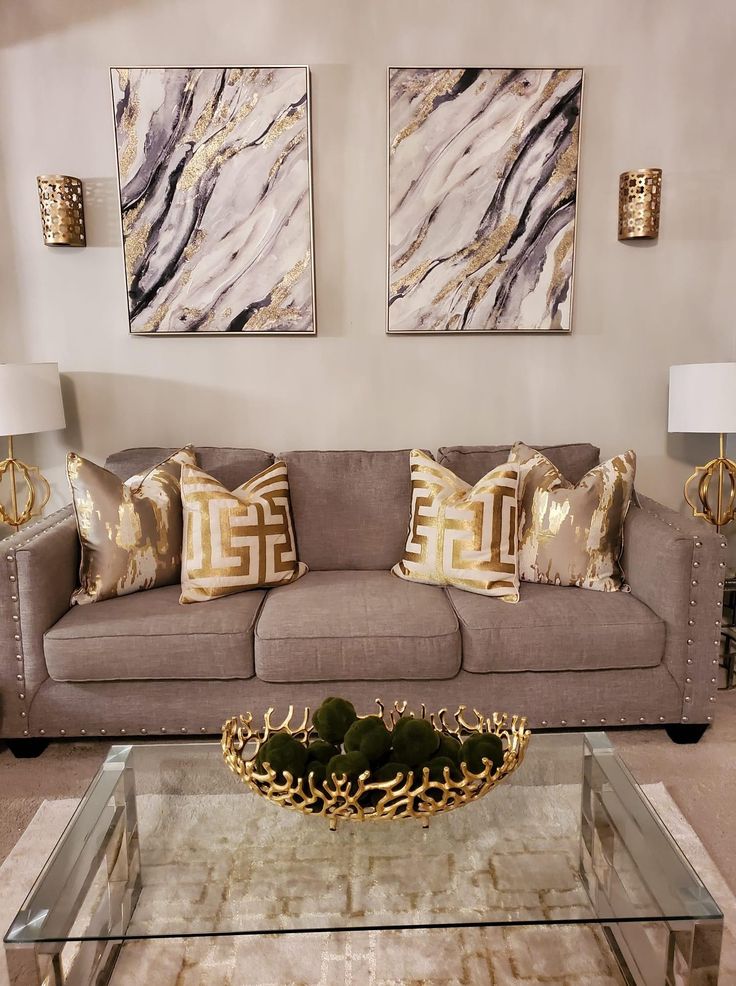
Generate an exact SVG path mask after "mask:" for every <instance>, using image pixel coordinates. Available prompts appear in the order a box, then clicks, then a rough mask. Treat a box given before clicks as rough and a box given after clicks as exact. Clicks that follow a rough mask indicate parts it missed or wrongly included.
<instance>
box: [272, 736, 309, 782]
mask: <svg viewBox="0 0 736 986" xmlns="http://www.w3.org/2000/svg"><path fill="white" fill-rule="evenodd" d="M274 739H276V737H274ZM266 746H267V747H268V749H267V750H266V751H265V752H264V754H263V763H269V764H270V765H271V769H272V770H275V771H276V773H277V774H278V776H279V777H280V778H283V776H284V774H285V773H286V772H287V771H288V772H289V773H290V774H291V776H292V777H293V778H297V777H303V776H304V768H305V767H306V765H307V748H306V746H304V744H303V743H300V742H299V740H296V739H294V737H293V736H287V737H286V739H285V740H279V742H278V743H272V742H271V741H269V742H268V743H267V744H266Z"/></svg>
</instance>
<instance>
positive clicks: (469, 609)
mask: <svg viewBox="0 0 736 986" xmlns="http://www.w3.org/2000/svg"><path fill="white" fill-rule="evenodd" d="M447 592H448V595H449V597H450V600H451V601H452V604H453V606H454V608H455V612H456V613H457V615H458V618H459V620H460V630H461V633H462V638H463V668H464V669H465V670H466V671H471V672H475V673H486V672H489V671H495V672H515V671H591V670H594V669H604V668H605V669H616V668H646V667H653V666H655V665H657V664H659V663H660V662H661V660H662V655H663V653H664V641H665V626H664V623H663V621H662V620H661V619H660V617H658V616H656V615H655V614H654V613H653V612H652V611H651V610H650V609H649V607H648V606H646V605H645V604H644V603H642V602H640V601H639V600H638V599H635V598H634V596H632V595H631V594H629V593H626V592H584V591H583V590H581V589H575V588H569V587H562V586H554V585H537V584H535V583H527V582H522V584H521V590H520V598H519V602H518V603H517V604H516V605H515V606H507V605H505V604H504V603H503V602H501V601H500V600H497V599H487V598H484V597H482V596H477V595H471V594H470V593H468V592H462V591H461V590H458V589H454V588H450V589H448V590H447Z"/></svg>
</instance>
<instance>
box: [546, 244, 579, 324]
mask: <svg viewBox="0 0 736 986" xmlns="http://www.w3.org/2000/svg"><path fill="white" fill-rule="evenodd" d="M574 238H575V230H574V228H573V227H570V228H569V229H566V230H565V232H564V233H563V235H562V238H561V239H560V242H559V243H558V244H557V246H556V247H555V252H554V266H553V268H552V277H551V278H550V282H549V287H548V288H547V307H548V308H549V307H551V305H552V299H553V298H554V297H555V295H556V294H558V293H559V291H560V288H561V287H562V285H563V284H564V283H565V281H566V280H567V277H568V275H567V273H566V272H565V270H564V268H563V266H562V265H563V263H564V262H565V258H566V257H567V255H568V254H569V253H570V252H571V251H572V246H573V240H574Z"/></svg>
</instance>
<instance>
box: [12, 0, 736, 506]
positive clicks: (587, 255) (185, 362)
mask: <svg viewBox="0 0 736 986" xmlns="http://www.w3.org/2000/svg"><path fill="white" fill-rule="evenodd" d="M0 17H1V18H2V21H3V23H2V35H1V37H2V43H3V47H2V50H0V91H1V92H2V100H1V102H0V155H1V159H0V167H1V169H2V177H3V180H2V191H1V197H0V230H1V233H0V275H1V276H2V312H1V314H0V359H2V360H4V361H13V360H57V361H58V362H59V364H60V367H61V369H62V372H63V373H64V374H65V390H66V398H67V414H68V419H69V427H68V430H67V432H66V434H58V435H53V436H46V437H44V438H43V439H36V440H29V439H25V440H24V441H23V442H22V443H21V451H24V452H26V454H27V455H29V456H37V457H38V458H39V459H40V460H41V462H42V464H43V465H44V466H46V467H47V468H48V470H49V472H50V474H51V475H52V478H53V479H54V481H55V486H56V489H55V500H56V502H60V501H62V500H63V499H64V498H65V491H64V489H63V483H62V480H61V477H62V475H63V473H62V469H61V462H62V456H63V452H64V450H65V449H66V447H67V446H70V447H74V448H77V449H79V450H81V451H82V452H83V453H84V454H87V455H89V456H92V457H94V458H97V459H103V458H104V456H105V455H106V453H107V452H108V451H110V450H112V449H115V448H120V447H124V446H127V445H142V444H164V445H166V444H172V445H175V444H182V443H184V442H187V441H192V442H195V443H211V444H234V445H251V446H258V447H263V448H267V449H275V450H278V449H286V448H299V447H301V448H309V447H328V448H329V447H337V448H339V447H368V448H378V447H396V446H399V447H400V446H411V445H420V446H424V447H429V448H435V447H437V446H438V445H440V444H452V443H469V442H484V443H485V442H502V441H510V440H514V439H516V438H522V439H524V440H526V441H529V442H555V441H558V440H560V441H575V440H590V441H593V442H596V443H598V444H600V445H601V447H602V449H603V452H604V453H606V454H611V453H614V452H616V451H618V450H621V449H624V448H625V447H627V446H630V445H633V446H634V447H635V448H636V450H637V451H638V453H639V469H640V476H639V486H640V488H641V489H643V490H644V491H646V492H649V493H651V494H653V495H655V496H657V497H659V498H661V499H664V500H665V501H667V502H670V503H672V504H674V505H680V504H681V494H680V487H681V482H682V480H683V479H684V477H685V476H686V475H687V473H688V470H689V467H690V465H691V464H692V463H693V462H695V461H696V460H698V459H701V458H704V457H705V456H706V454H707V453H708V452H710V451H711V449H713V450H715V441H714V440H713V441H712V442H711V440H709V439H704V438H691V439H686V438H684V437H683V436H672V437H671V438H670V439H668V436H667V433H666V394H667V369H668V367H669V365H670V364H671V363H676V362H688V361H697V360H703V361H705V360H722V359H732V358H734V357H735V356H736V347H735V346H734V322H733V319H734V315H733V310H734V306H733V300H732V297H733V291H734V284H735V282H736V274H735V270H736V263H735V261H736V193H735V192H734V183H733V173H734V160H735V158H736V132H735V131H736V128H735V125H734V113H733V106H734V104H735V103H736V72H735V71H734V67H733V57H734V51H735V50H736V44H735V41H736V33H735V31H734V26H735V24H736V13H735V12H734V6H733V0H711V2H710V3H708V4H705V5H703V4H700V5H697V4H695V3H693V2H692V0H617V2H608V3H603V2H601V0H554V2H550V0H516V2H509V0H443V2H440V0H410V2H407V0H362V2H358V0H351V2H348V0H308V2H307V0H256V2H253V0H251V2H247V0H238V2H236V0H206V2H205V0H169V2H164V0H148V2H146V0H137V2H136V0H127V2H126V0H105V2H102V0H64V2H63V3H61V2H60V0H43V2H42V0H5V2H4V3H3V4H2V11H1V12H0ZM305 62H306V63H308V64H310V65H311V68H312V113H313V133H314V162H313V163H314V178H315V182H314V185H315V223H316V261H317V300H318V320H319V336H318V338H316V339H311V338H305V339H281V338H271V339H243V338H227V339H167V340H157V339H131V338H129V336H128V334H127V319H126V307H125V297H124V288H123V273H122V256H121V246H120V240H119V231H118V220H117V203H116V192H115V183H114V177H113V176H114V172H115V161H114V149H113V138H112V127H111V107H110V93H109V83H108V67H109V66H110V65H126V64H131V65H133V64H153V65H166V64H180V65H190V64H191V65H196V64H213V65H237V64H245V65H247V64H269V63H272V64H273V63H276V64H278V63H305ZM390 64H394V65H401V64H428V65H431V64H438V65H440V64H445V65H487V66H506V65H520V66H526V65H557V66H564V65H583V66H584V67H585V70H586V81H585V98H584V109H583V128H582V158H581V177H580V187H579V209H578V239H577V266H576V280H575V288H576V291H575V312H574V331H573V335H572V336H571V337H567V338H534V337H521V338H513V337H496V338H478V337H467V338H455V337H453V338H445V337H442V338H404V337H401V338H386V337H385V335H384V264H385V248H386V229H385V207H384V199H385V180H386V174H385V172H386V167H385V142H384V135H385V77H386V76H385V73H386V66H387V65H390ZM643 166H659V167H662V168H663V169H664V192H663V212H662V227H661V236H660V239H659V242H658V243H656V244H628V245H625V244H620V243H618V242H617V239H616V199H617V177H618V174H619V172H620V171H622V170H624V169H627V168H634V167H643ZM43 172H64V173H68V174H73V175H78V176H79V177H81V178H82V179H83V180H84V182H85V195H86V210H87V223H88V231H89V247H88V248H87V249H86V250H68V251H65V250H54V249H48V248H45V247H44V246H43V244H42V241H41V233H40V222H39V215H38V204H37V199H36V189H35V176H36V174H39V173H43Z"/></svg>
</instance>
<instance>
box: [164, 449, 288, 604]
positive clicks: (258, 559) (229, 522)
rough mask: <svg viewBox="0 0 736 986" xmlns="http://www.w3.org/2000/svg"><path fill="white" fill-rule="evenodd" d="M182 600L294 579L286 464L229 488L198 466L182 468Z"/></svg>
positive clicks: (279, 464)
mask: <svg viewBox="0 0 736 986" xmlns="http://www.w3.org/2000/svg"><path fill="white" fill-rule="evenodd" d="M181 496H182V505H183V508H184V544H183V547H182V564H181V597H180V600H179V601H180V602H182V603H196V602H204V601H205V600H206V599H215V598H217V597H218V596H227V595H230V594H231V593H233V592H243V591H244V590H246V589H261V588H270V587H272V586H278V585H286V584H287V583H288V582H294V581H295V580H296V579H298V578H300V577H301V576H302V575H304V574H305V572H306V571H307V566H306V565H304V564H303V563H302V562H300V561H298V559H297V554H296V540H295V538H294V523H293V520H292V517H291V502H290V499H289V481H288V478H287V474H286V463H285V462H274V464H273V465H272V466H269V467H268V468H267V469H264V470H263V472H259V473H258V475H257V476H254V477H253V478H252V479H249V480H248V482H247V483H243V485H242V486H239V487H238V488H237V489H236V490H233V491H232V492H231V491H230V490H228V489H226V488H225V487H224V486H222V484H221V483H218V481H217V480H216V479H213V478H212V476H209V475H208V474H207V473H206V472H203V471H202V470H201V469H195V468H193V467H191V466H186V467H184V469H182V477H181Z"/></svg>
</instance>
